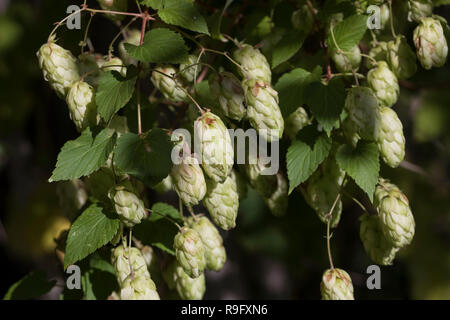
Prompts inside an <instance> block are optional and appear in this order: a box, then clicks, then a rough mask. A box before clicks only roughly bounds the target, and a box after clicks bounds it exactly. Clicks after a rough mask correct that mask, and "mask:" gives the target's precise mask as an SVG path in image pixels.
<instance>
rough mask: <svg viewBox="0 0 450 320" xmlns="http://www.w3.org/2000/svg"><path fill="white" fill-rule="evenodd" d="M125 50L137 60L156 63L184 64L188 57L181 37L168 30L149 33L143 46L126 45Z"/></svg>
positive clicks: (159, 29) (153, 30)
mask: <svg viewBox="0 0 450 320" xmlns="http://www.w3.org/2000/svg"><path fill="white" fill-rule="evenodd" d="M125 49H126V50H127V52H128V54H129V55H130V56H132V57H133V58H135V59H137V60H140V61H144V62H154V63H182V62H184V61H185V60H186V59H187V55H188V49H187V47H186V45H185V43H184V40H183V38H182V37H181V35H179V34H178V33H176V32H174V31H171V30H169V29H166V28H156V29H152V30H150V31H148V32H147V33H146V34H145V36H144V42H143V43H142V46H135V45H132V44H129V43H125Z"/></svg>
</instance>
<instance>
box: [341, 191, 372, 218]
mask: <svg viewBox="0 0 450 320" xmlns="http://www.w3.org/2000/svg"><path fill="white" fill-rule="evenodd" d="M342 193H343V194H344V195H345V196H347V197H349V198H350V199H351V200H353V201H354V202H355V203H356V204H357V205H358V206H359V207H360V208H361V209H362V210H363V211H364V212H367V213H369V210H367V208H366V207H365V206H364V205H363V204H362V203H361V202H360V201H359V200H358V199H356V198H355V197H353V196H352V195H351V194H349V193H348V192H346V191H345V190H343V192H342Z"/></svg>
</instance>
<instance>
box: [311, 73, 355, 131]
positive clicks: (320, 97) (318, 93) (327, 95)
mask: <svg viewBox="0 0 450 320" xmlns="http://www.w3.org/2000/svg"><path fill="white" fill-rule="evenodd" d="M307 92H308V95H307V96H306V104H307V105H308V106H309V108H310V109H311V111H312V113H313V115H314V117H316V118H317V121H318V122H319V123H320V124H321V125H322V127H323V128H324V129H325V131H326V132H327V133H328V134H329V133H330V132H331V130H332V129H333V127H334V125H335V124H336V122H337V121H338V120H339V115H340V114H341V112H342V110H343V109H344V105H345V96H346V92H345V86H344V84H343V83H342V82H341V81H340V80H339V79H332V80H331V81H330V83H329V84H328V85H327V86H326V85H324V84H322V83H321V82H313V83H311V84H310V85H309V86H308V89H307Z"/></svg>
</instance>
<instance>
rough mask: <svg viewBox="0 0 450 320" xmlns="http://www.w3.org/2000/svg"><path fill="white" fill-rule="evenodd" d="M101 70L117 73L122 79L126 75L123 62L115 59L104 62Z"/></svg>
mask: <svg viewBox="0 0 450 320" xmlns="http://www.w3.org/2000/svg"><path fill="white" fill-rule="evenodd" d="M101 68H102V70H103V71H104V72H108V71H117V72H118V73H120V74H121V75H122V76H123V77H125V76H126V75H127V67H125V65H124V63H123V61H122V60H121V59H120V58H117V57H113V58H111V59H109V60H106V61H104V62H103V63H102V64H101Z"/></svg>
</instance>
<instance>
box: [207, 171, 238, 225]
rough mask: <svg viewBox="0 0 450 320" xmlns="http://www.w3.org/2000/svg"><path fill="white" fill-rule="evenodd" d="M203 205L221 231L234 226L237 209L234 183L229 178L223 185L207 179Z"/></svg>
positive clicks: (236, 194)
mask: <svg viewBox="0 0 450 320" xmlns="http://www.w3.org/2000/svg"><path fill="white" fill-rule="evenodd" d="M206 183H207V189H208V191H207V192H206V195H205V198H203V205H204V206H205V207H206V209H208V212H209V214H210V215H211V219H212V220H213V221H214V223H215V224H216V225H217V226H219V227H220V228H222V229H223V230H230V229H232V228H234V227H235V226H236V217H237V214H238V208H239V196H238V193H237V186H236V182H235V181H234V180H233V178H232V177H231V176H229V177H227V179H226V180H225V181H224V182H223V183H219V182H215V181H213V180H210V179H208V180H207V181H206Z"/></svg>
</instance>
